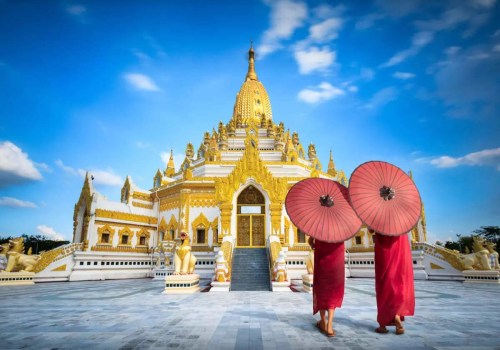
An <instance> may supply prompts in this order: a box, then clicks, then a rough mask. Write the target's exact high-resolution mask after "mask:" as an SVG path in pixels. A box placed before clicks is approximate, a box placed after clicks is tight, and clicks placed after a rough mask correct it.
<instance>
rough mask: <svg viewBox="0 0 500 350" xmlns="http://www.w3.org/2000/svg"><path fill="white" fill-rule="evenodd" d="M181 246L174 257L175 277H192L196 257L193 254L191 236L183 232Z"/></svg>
mask: <svg viewBox="0 0 500 350" xmlns="http://www.w3.org/2000/svg"><path fill="white" fill-rule="evenodd" d="M180 238H181V244H180V246H179V247H177V248H176V251H175V255H174V267H175V270H174V275H190V274H192V273H193V272H194V266H195V264H196V257H195V256H194V254H191V246H190V245H189V236H188V235H187V233H186V232H181V236H180Z"/></svg>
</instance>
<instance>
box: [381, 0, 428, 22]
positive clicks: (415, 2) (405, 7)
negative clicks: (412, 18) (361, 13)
mask: <svg viewBox="0 0 500 350" xmlns="http://www.w3.org/2000/svg"><path fill="white" fill-rule="evenodd" d="M421 2H422V0H376V1H375V3H376V5H377V6H378V7H379V8H380V9H381V10H382V11H383V12H384V13H386V14H388V15H389V16H391V17H394V18H401V17H404V16H406V15H409V14H411V13H413V12H415V11H418V9H419V8H420V6H421V5H420V3H421Z"/></svg>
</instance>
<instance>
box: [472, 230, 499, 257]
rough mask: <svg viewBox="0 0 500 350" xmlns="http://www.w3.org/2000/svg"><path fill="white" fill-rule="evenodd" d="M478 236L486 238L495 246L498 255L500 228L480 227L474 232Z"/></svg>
mask: <svg viewBox="0 0 500 350" xmlns="http://www.w3.org/2000/svg"><path fill="white" fill-rule="evenodd" d="M474 233H477V234H478V235H479V236H481V237H484V238H486V239H487V240H488V241H490V242H493V243H495V244H496V251H497V252H499V253H500V227H498V226H481V228H479V229H477V230H474Z"/></svg>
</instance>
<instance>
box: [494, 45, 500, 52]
mask: <svg viewBox="0 0 500 350" xmlns="http://www.w3.org/2000/svg"><path fill="white" fill-rule="evenodd" d="M493 52H500V44H496V45H495V46H493Z"/></svg>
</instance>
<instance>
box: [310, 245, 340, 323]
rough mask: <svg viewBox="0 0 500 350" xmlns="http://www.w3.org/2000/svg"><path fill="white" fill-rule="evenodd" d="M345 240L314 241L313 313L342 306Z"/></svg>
mask: <svg viewBox="0 0 500 350" xmlns="http://www.w3.org/2000/svg"><path fill="white" fill-rule="evenodd" d="M344 254H345V249H344V242H341V243H327V242H322V241H318V240H315V242H314V279H313V314H316V313H317V312H318V311H319V310H328V309H335V308H337V307H341V306H342V300H343V299H344V285H345V267H344Z"/></svg>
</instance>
